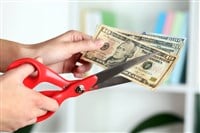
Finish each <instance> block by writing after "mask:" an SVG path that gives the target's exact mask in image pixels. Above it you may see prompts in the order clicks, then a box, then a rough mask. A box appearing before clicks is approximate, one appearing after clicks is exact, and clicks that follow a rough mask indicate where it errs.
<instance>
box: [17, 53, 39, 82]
mask: <svg viewBox="0 0 200 133" xmlns="http://www.w3.org/2000/svg"><path fill="white" fill-rule="evenodd" d="M36 60H37V61H39V62H42V58H40V57H37V58H36ZM13 71H14V73H15V75H18V76H19V77H18V78H19V79H20V80H24V79H25V78H26V77H28V76H29V75H30V74H32V73H33V72H34V71H35V68H34V66H33V65H31V64H28V63H27V64H22V65H20V66H18V67H17V68H15V69H14V70H13Z"/></svg>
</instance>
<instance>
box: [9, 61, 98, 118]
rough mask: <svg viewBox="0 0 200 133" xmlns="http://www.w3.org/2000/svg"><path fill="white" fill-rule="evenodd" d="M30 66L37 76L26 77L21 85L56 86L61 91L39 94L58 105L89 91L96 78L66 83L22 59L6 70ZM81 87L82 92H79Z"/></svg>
mask: <svg viewBox="0 0 200 133" xmlns="http://www.w3.org/2000/svg"><path fill="white" fill-rule="evenodd" d="M27 63H28V64H31V65H33V66H34V67H35V69H36V71H37V76H28V77H27V78H26V79H24V81H23V83H24V85H26V86H27V87H29V88H31V89H32V88H33V87H35V86H36V85H38V84H39V83H41V82H49V83H52V84H54V85H57V86H59V87H61V88H66V89H63V90H62V91H43V92H40V93H42V94H43V95H45V96H48V97H51V98H53V99H55V100H56V101H57V102H58V104H59V105H61V103H62V102H63V101H64V100H65V99H68V98H70V97H75V96H78V95H81V94H82V93H83V92H86V91H89V90H90V89H91V88H92V87H93V86H94V85H95V84H96V82H97V80H98V78H97V76H96V75H92V76H89V77H87V78H85V79H82V80H77V81H68V80H65V79H64V78H62V77H61V76H60V75H58V74H57V73H55V72H54V71H53V70H51V69H49V68H48V67H46V66H45V65H43V64H42V63H40V62H38V61H36V60H35V59H32V58H23V59H19V60H16V61H15V62H13V63H12V64H11V65H10V66H9V67H8V70H10V69H13V68H16V67H18V66H20V65H22V64H27ZM81 87H82V89H83V90H81ZM53 113H54V112H50V111H48V112H47V113H46V114H45V115H43V116H40V117H38V118H37V122H40V121H43V120H45V119H47V118H48V117H50V116H51V115H52V114H53Z"/></svg>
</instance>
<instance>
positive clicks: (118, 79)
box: [97, 76, 131, 89]
mask: <svg viewBox="0 0 200 133" xmlns="http://www.w3.org/2000/svg"><path fill="white" fill-rule="evenodd" d="M128 82H131V81H130V80H129V79H126V78H124V77H122V76H116V77H113V78H110V79H108V80H106V81H104V82H102V83H100V84H98V85H97V88H98V89H101V88H104V87H110V86H115V85H119V84H124V83H128Z"/></svg>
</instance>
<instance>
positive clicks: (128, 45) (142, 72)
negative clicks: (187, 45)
mask: <svg viewBox="0 0 200 133" xmlns="http://www.w3.org/2000/svg"><path fill="white" fill-rule="evenodd" d="M94 37H95V38H96V39H102V40H104V42H105V43H104V46H103V47H102V48H101V49H100V50H96V51H89V52H86V53H85V54H83V56H82V58H83V59H84V60H87V61H89V62H92V63H95V64H97V65H100V66H102V67H104V68H108V67H112V66H114V65H117V64H118V63H120V62H126V61H127V60H130V59H133V58H136V57H139V56H142V55H145V54H148V53H152V52H157V53H158V54H157V55H155V56H154V57H152V58H150V59H148V60H146V61H145V62H143V63H140V64H138V65H135V66H133V67H131V68H129V69H127V70H125V71H123V72H122V73H121V74H120V75H121V76H123V77H125V78H127V79H129V80H132V81H133V82H136V83H138V84H140V85H143V86H145V87H149V88H151V89H154V88H155V87H157V86H158V85H159V84H160V83H161V82H162V81H163V80H164V78H165V77H166V75H167V74H168V73H169V72H170V70H171V69H170V68H171V67H173V65H174V63H175V61H176V58H177V57H176V56H174V55H170V54H169V53H167V52H165V51H162V50H160V49H157V48H155V47H152V46H148V45H147V44H145V43H144V42H140V41H138V40H136V39H134V38H132V37H129V36H125V35H123V34H121V33H119V32H117V31H115V30H113V29H111V28H108V27H106V26H100V27H99V29H98V30H97V32H96V35H95V36H94Z"/></svg>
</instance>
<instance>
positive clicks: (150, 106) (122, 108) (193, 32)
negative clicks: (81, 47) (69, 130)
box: [74, 0, 200, 132]
mask: <svg viewBox="0 0 200 133" xmlns="http://www.w3.org/2000/svg"><path fill="white" fill-rule="evenodd" d="M77 6H78V10H79V12H80V18H81V19H80V22H81V24H80V29H81V30H82V31H83V32H86V33H88V34H91V35H93V33H94V32H95V29H96V24H101V23H104V24H108V25H111V26H115V27H118V28H121V29H124V30H127V31H132V32H140V33H141V32H144V31H146V32H154V28H155V24H156V21H157V17H158V16H159V14H160V12H163V11H165V12H185V13H187V14H188V23H187V27H188V29H187V33H186V35H185V37H186V38H187V43H186V44H185V45H187V49H186V51H187V55H186V56H185V59H186V62H187V63H186V64H185V65H183V66H182V67H185V68H186V69H185V70H184V72H183V73H184V74H182V76H184V77H183V78H185V80H184V81H182V82H181V83H176V84H170V83H167V84H163V85H161V86H160V87H158V88H157V90H156V91H153V92H152V91H150V90H148V89H146V88H143V87H141V86H139V85H136V84H134V83H127V84H123V85H119V86H114V87H109V88H106V89H104V90H100V91H98V92H91V93H90V94H87V95H83V96H81V97H80V98H78V99H76V105H75V106H76V107H75V127H74V131H107V132H108V131H118V132H128V131H130V129H131V128H133V127H134V126H135V125H136V124H137V123H139V121H141V120H142V119H144V118H145V117H148V116H150V115H152V114H156V113H159V112H172V113H175V114H177V115H179V116H181V117H183V119H184V123H183V124H177V125H174V126H166V127H163V128H156V129H151V130H147V132H149V131H155V132H193V131H194V125H195V123H194V121H195V119H196V116H195V113H194V110H195V95H196V93H199V92H200V90H199V83H198V80H199V74H198V73H199V68H198V65H197V63H198V62H199V51H198V50H199V49H198V47H199V41H198V38H199V31H198V30H197V29H198V28H197V27H199V22H198V17H199V14H198V10H199V9H198V8H199V7H198V1H189V0H186V1H173V0H168V1H159V0H156V1H151V2H148V1H131V0H130V1H109V2H80V3H77ZM106 13H107V14H106ZM105 14H106V15H105ZM113 14H114V17H113ZM109 15H110V16H112V17H111V18H110V19H115V21H106V20H105V19H106V18H105V17H107V16H109ZM175 36H176V34H175ZM177 36H179V35H177ZM100 69H101V68H99V67H97V66H94V67H93V69H92V71H91V73H93V72H97V71H99V70H100Z"/></svg>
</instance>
